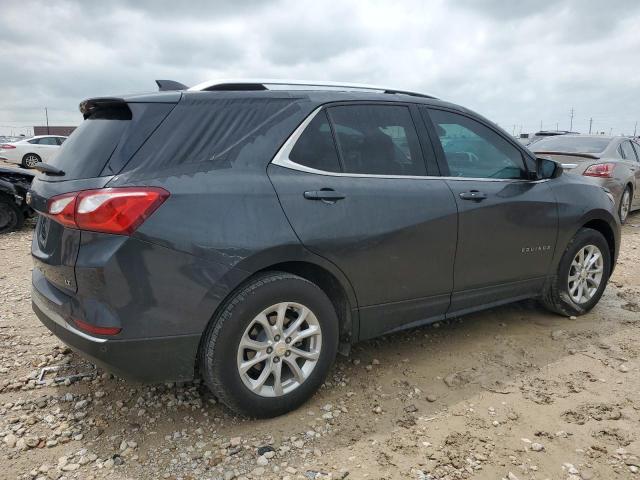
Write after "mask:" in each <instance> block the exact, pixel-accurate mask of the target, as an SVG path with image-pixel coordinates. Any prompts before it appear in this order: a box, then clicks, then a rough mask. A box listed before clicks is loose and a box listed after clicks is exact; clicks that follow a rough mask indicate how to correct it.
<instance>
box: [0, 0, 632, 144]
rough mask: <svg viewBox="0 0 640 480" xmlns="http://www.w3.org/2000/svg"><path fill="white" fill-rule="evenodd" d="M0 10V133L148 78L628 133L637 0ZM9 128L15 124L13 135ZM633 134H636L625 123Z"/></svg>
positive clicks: (37, 5) (143, 0) (70, 111)
mask: <svg viewBox="0 0 640 480" xmlns="http://www.w3.org/2000/svg"><path fill="white" fill-rule="evenodd" d="M1 3H2V8H0V92H1V93H2V97H1V100H0V134H2V133H11V130H13V131H20V129H19V128H16V127H21V126H32V125H34V124H43V122H44V107H45V106H46V107H48V110H49V121H50V124H57V125H75V124H77V123H79V122H80V121H81V116H80V114H79V113H78V109H77V105H78V103H79V102H80V101H81V100H82V99H83V98H86V97H90V96H96V95H113V94H118V93H132V92H143V91H150V90H153V89H154V88H155V84H154V83H153V81H154V79H156V78H167V79H174V80H178V81H181V82H183V83H185V84H187V85H193V84H195V83H199V82H200V81H203V80H207V79H211V78H229V77H231V78H238V77H262V78H274V77H275V78H298V79H313V80H334V81H350V82H359V83H370V84H379V85H384V86H389V87H395V88H403V89H411V90H417V91H421V92H425V93H429V94H432V95H435V96H437V97H440V98H443V99H447V100H450V101H452V102H455V103H459V104H462V105H464V106H467V107H469V108H471V109H473V110H476V111H478V112H480V113H482V114H484V115H486V116H487V117H489V118H491V119H492V120H494V121H496V122H497V123H499V124H500V125H501V126H503V127H504V128H505V129H507V130H508V131H509V132H512V131H514V130H515V132H516V133H518V132H519V131H520V130H521V129H522V131H524V132H528V131H532V130H536V129H539V128H540V125H541V122H542V127H543V128H545V129H555V128H556V125H558V126H559V128H560V129H568V128H569V112H570V110H571V109H572V108H573V109H574V111H575V117H574V121H573V128H574V129H575V130H578V131H581V132H588V130H589V119H590V118H593V127H594V131H595V130H598V131H606V133H609V132H610V131H612V132H613V133H614V134H618V133H624V134H632V133H633V130H634V125H635V122H636V121H637V120H640V2H638V1H637V0H628V1H623V0H609V1H607V2H605V1H602V0H552V1H546V0H535V1H530V0H521V1H518V2H515V1H511V0H503V1H501V0H455V1H453V0H450V1H444V0H434V1H415V2H413V1H400V0H395V1H388V2H382V1H364V0H361V1H349V0H341V1H339V2H338V1H336V2H322V1H319V0H316V1H308V2H307V1H304V0H282V1H269V2H267V1H262V2H261V1H244V2H243V1H242V0H235V1H233V2H232V1H229V2H223V1H205V0H201V1H192V2H188V1H184V2H176V1H175V0H172V1H169V0H159V1H153V0H130V1H127V0H109V1H95V2H89V1H65V0H57V1H55V2H52V1H41V2H39V1H30V0H20V1H13V0H2V2H1ZM12 127H13V128H12ZM638 132H640V126H639V127H638Z"/></svg>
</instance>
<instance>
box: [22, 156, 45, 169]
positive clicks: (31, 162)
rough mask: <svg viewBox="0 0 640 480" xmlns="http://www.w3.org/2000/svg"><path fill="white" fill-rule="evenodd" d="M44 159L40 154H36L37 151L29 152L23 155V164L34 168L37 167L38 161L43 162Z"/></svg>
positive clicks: (25, 166)
mask: <svg viewBox="0 0 640 480" xmlns="http://www.w3.org/2000/svg"><path fill="white" fill-rule="evenodd" d="M41 161H42V160H41V159H40V156H39V155H36V154H35V153H27V154H26V155H25V156H24V157H22V162H21V163H22V166H23V167H24V168H33V167H35V165H36V163H39V162H41Z"/></svg>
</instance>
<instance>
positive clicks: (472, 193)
mask: <svg viewBox="0 0 640 480" xmlns="http://www.w3.org/2000/svg"><path fill="white" fill-rule="evenodd" d="M460 198H461V199H463V200H475V201H476V202H480V201H482V200H484V199H485V198H487V194H486V193H484V192H479V191H478V190H469V191H468V192H462V193H461V194H460Z"/></svg>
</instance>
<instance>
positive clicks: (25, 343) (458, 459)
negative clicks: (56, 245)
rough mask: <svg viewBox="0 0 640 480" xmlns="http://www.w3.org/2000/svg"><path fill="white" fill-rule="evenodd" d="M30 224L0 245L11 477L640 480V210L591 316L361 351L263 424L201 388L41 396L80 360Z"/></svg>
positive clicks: (3, 431) (3, 448) (7, 473)
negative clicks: (46, 296)
mask: <svg viewBox="0 0 640 480" xmlns="http://www.w3.org/2000/svg"><path fill="white" fill-rule="evenodd" d="M32 227H33V223H30V224H28V225H26V226H25V228H23V230H22V231H20V232H17V233H14V234H9V235H4V236H2V237H1V238H0V292H2V295H1V296H0V339H1V343H0V345H1V347H2V348H1V349H0V439H1V440H2V441H0V477H1V478H11V479H14V478H28V479H31V478H52V479H58V478H69V479H70V478H82V479H90V478H117V479H134V478H145V479H156V478H169V479H204V478H212V479H213V478H225V479H231V478H242V477H247V478H290V479H297V478H300V479H315V478H345V477H347V478H371V479H377V478H414V479H466V478H473V479H501V478H508V479H510V480H513V479H572V480H579V479H584V480H586V479H590V478H591V479H623V478H636V477H637V478H640V473H637V472H638V471H639V469H640V429H639V428H638V427H639V426H640V423H639V421H640V398H639V397H638V393H639V392H640V268H639V267H638V265H639V264H640V214H635V215H633V216H632V217H631V218H630V219H629V223H628V225H627V226H626V227H625V228H624V233H623V245H622V252H621V255H620V261H619V264H618V268H617V270H616V272H615V274H614V277H613V279H612V281H611V284H610V285H609V287H608V289H607V291H606V293H605V296H604V297H603V299H602V301H601V302H600V304H599V305H598V306H597V307H596V308H595V309H594V311H593V312H591V313H590V314H588V315H586V316H584V317H581V318H579V319H577V320H575V319H574V320H571V319H568V318H562V317H558V316H556V315H552V314H549V313H546V312H545V311H544V310H542V309H541V308H540V307H538V306H537V305H536V304H535V303H534V302H524V303H520V304H515V305H512V306H508V307H503V308H499V309H495V310H491V311H487V312H484V313H480V314H475V315H470V316H467V317H464V318H461V319H459V320H455V321H451V322H445V323H440V324H435V325H433V326H430V327H424V328H420V329H416V330H411V331H408V332H403V333H399V334H395V335H390V336H387V337H384V338H381V339H378V340H376V341H371V342H367V343H362V344H359V345H356V346H355V347H354V348H353V350H352V353H351V356H350V358H339V359H338V361H337V364H336V366H335V368H334V370H333V373H332V375H331V376H330V379H329V381H328V382H327V383H326V384H325V385H324V387H323V388H322V389H321V391H320V392H319V393H318V394H317V395H316V396H315V397H314V398H313V399H312V400H311V401H310V402H308V403H307V404H306V405H305V406H303V407H302V408H301V409H299V410H298V411H296V412H293V413H291V414H289V415H287V416H284V417H281V418H277V419H273V420H269V421H253V420H246V419H241V418H237V417H234V416H233V415H231V414H230V413H229V412H228V411H227V410H225V409H224V408H223V407H221V406H220V405H218V404H216V402H215V400H214V399H213V398H211V397H210V396H209V395H208V394H207V393H206V391H205V390H204V389H203V388H202V387H201V386H200V385H198V384H197V383H193V384H188V385H179V386H176V385H173V384H166V385H154V386H143V385H135V384H131V383H126V382H124V381H121V380H118V379H116V378H113V377H111V376H110V375H109V374H106V373H103V372H99V374H98V376H97V377H95V378H93V379H85V380H83V381H78V382H72V383H70V382H67V384H60V385H55V384H52V383H51V382H49V384H48V385H43V386H40V385H36V383H35V378H36V376H37V374H38V372H39V370H40V368H41V367H43V366H46V365H59V364H63V363H65V362H70V363H71V364H80V363H82V360H81V359H80V358H79V357H77V356H76V355H74V354H72V353H71V352H69V351H68V350H67V349H66V348H65V347H64V346H63V345H62V344H61V343H60V342H59V341H58V340H57V339H56V338H55V337H53V336H52V335H50V334H49V333H48V331H47V330H46V329H45V328H44V327H43V326H41V325H40V323H39V322H38V320H37V319H36V317H35V316H34V314H33V313H32V311H31V306H30V298H29V295H30V271H31V259H30V256H29V244H30V242H31V232H32Z"/></svg>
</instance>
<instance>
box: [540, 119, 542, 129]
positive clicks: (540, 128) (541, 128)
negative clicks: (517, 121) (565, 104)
mask: <svg viewBox="0 0 640 480" xmlns="http://www.w3.org/2000/svg"><path fill="white" fill-rule="evenodd" d="M540 130H542V120H540Z"/></svg>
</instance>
